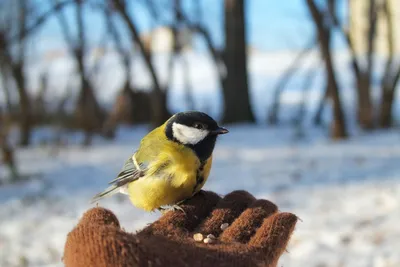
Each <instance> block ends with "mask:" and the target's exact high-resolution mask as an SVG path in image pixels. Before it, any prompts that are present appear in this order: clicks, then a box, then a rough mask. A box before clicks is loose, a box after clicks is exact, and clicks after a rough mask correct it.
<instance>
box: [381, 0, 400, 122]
mask: <svg viewBox="0 0 400 267" xmlns="http://www.w3.org/2000/svg"><path fill="white" fill-rule="evenodd" d="M383 11H384V14H385V18H386V25H387V45H388V57H387V61H386V66H385V72H384V74H383V77H382V82H381V88H382V95H381V103H380V112H379V126H380V127H382V128H389V127H391V126H392V124H393V102H394V96H395V91H396V87H397V82H398V79H399V75H400V66H399V67H398V70H397V71H396V72H395V73H394V74H393V75H392V69H393V59H394V36H393V33H394V31H393V30H394V29H393V16H392V13H391V7H390V2H389V1H386V0H385V1H384V3H383ZM391 80H392V81H391Z"/></svg>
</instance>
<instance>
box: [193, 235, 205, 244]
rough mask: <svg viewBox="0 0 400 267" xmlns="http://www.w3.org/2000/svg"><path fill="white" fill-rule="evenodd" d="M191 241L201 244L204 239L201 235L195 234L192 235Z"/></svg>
mask: <svg viewBox="0 0 400 267" xmlns="http://www.w3.org/2000/svg"><path fill="white" fill-rule="evenodd" d="M193 239H194V240H195V241H196V242H201V241H203V239H204V237H203V235H202V234H201V233H197V234H194V235H193Z"/></svg>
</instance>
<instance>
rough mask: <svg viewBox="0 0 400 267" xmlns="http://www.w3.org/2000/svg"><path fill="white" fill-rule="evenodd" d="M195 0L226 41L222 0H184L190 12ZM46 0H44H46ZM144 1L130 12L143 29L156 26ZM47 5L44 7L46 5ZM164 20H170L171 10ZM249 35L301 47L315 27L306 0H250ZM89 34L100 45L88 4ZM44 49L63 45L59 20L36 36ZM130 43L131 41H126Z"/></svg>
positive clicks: (279, 46) (266, 45)
mask: <svg viewBox="0 0 400 267" xmlns="http://www.w3.org/2000/svg"><path fill="white" fill-rule="evenodd" d="M157 1H159V3H160V5H163V4H162V3H164V5H165V4H167V5H168V2H169V1H170V0H157ZM193 1H201V4H202V6H203V11H204V12H203V14H202V21H203V22H204V23H205V25H206V26H207V27H208V29H209V30H210V31H211V34H212V37H213V40H214V42H215V43H217V44H219V45H223V40H224V39H223V38H224V37H223V1H221V0H183V2H184V5H185V7H186V11H187V12H191V10H193V4H192V3H193ZM46 2H47V1H44V3H46ZM140 2H144V1H132V3H131V6H130V13H131V15H133V17H134V18H135V21H136V22H137V24H138V25H139V28H140V31H142V32H144V31H147V30H149V29H150V28H151V27H153V26H154V21H152V19H151V16H150V14H149V12H148V9H147V8H146V7H145V6H144V5H143V4H141V3H140ZM45 7H46V6H45V5H44V6H43V9H45ZM65 14H66V16H67V18H68V20H69V22H70V23H71V25H73V21H74V9H73V8H67V9H66V10H65ZM162 14H165V16H164V17H163V20H164V21H165V20H166V21H168V18H169V17H170V15H171V14H170V13H169V12H165V10H164V11H163V12H162ZM246 15H247V37H248V43H249V44H250V45H252V46H255V47H256V48H258V49H261V50H268V51H271V50H272V51H274V50H287V49H300V48H302V47H304V46H305V45H306V44H307V43H308V42H309V40H310V39H311V38H313V32H314V28H313V25H312V23H311V22H310V18H309V15H308V10H307V9H306V6H305V0H247V6H246ZM85 23H86V26H87V31H88V37H89V40H90V43H91V45H94V46H97V45H98V44H99V43H100V39H101V38H102V37H103V36H104V29H105V28H104V20H103V18H102V16H101V14H100V13H99V12H98V11H97V10H94V9H93V8H87V13H86V16H85ZM118 25H119V27H120V28H121V32H122V34H123V36H125V37H126V40H128V38H129V34H128V33H127V32H126V31H124V30H123V28H124V25H123V23H119V24H118ZM37 40H38V41H39V43H40V48H41V50H42V51H43V50H47V49H49V48H50V49H51V48H56V49H57V48H59V47H60V46H64V39H63V35H62V33H61V30H60V27H59V24H58V20H57V19H56V18H52V19H51V20H49V21H48V23H46V25H45V27H44V28H43V29H42V30H41V34H40V36H39V37H38V39H37ZM127 43H128V42H127Z"/></svg>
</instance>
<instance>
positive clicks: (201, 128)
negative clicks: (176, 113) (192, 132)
mask: <svg viewBox="0 0 400 267" xmlns="http://www.w3.org/2000/svg"><path fill="white" fill-rule="evenodd" d="M193 127H194V128H196V129H199V130H203V129H205V128H206V126H205V125H204V124H202V123H199V122H197V123H195V124H193Z"/></svg>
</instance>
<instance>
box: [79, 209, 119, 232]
mask: <svg viewBox="0 0 400 267" xmlns="http://www.w3.org/2000/svg"><path fill="white" fill-rule="evenodd" d="M95 224H96V225H111V226H115V227H118V228H119V227H120V225H119V221H118V219H117V217H116V216H115V214H114V213H113V212H112V211H110V210H108V209H105V208H100V207H96V208H92V209H90V210H88V211H86V212H85V213H84V214H83V216H82V219H81V220H80V221H79V223H78V226H81V225H95Z"/></svg>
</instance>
